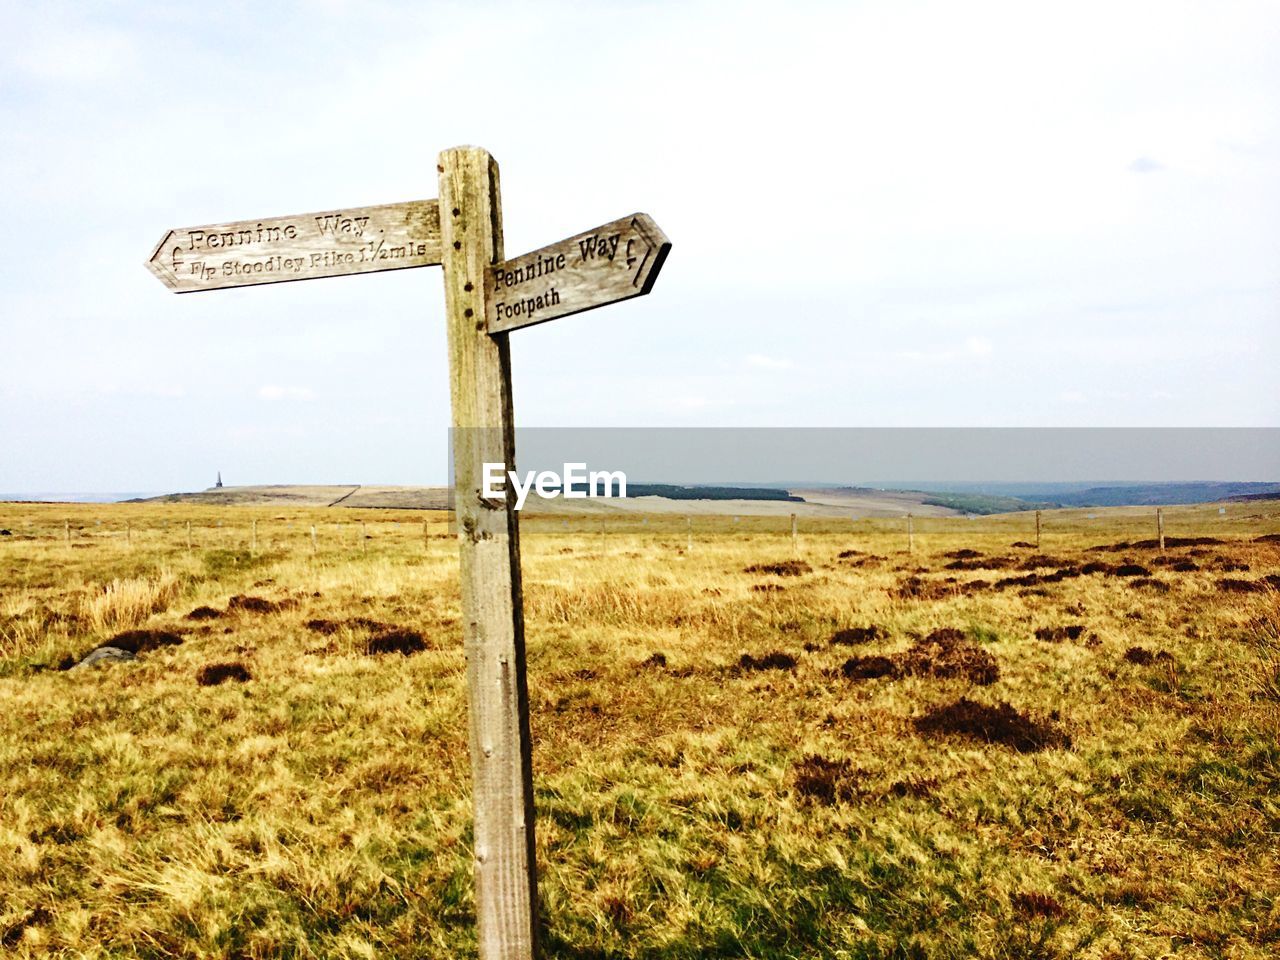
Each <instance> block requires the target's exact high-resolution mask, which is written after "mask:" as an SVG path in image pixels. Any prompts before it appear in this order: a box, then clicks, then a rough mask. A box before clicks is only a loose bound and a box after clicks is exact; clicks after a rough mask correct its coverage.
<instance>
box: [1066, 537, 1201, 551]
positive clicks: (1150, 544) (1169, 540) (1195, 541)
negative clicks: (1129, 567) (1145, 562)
mask: <svg viewBox="0 0 1280 960" xmlns="http://www.w3.org/2000/svg"><path fill="white" fill-rule="evenodd" d="M1226 542H1227V541H1225V540H1219V539H1218V538H1217V537H1165V538H1164V545H1165V546H1166V547H1203V546H1210V545H1213V544H1224V543H1226ZM1159 547H1160V541H1159V540H1155V539H1153V540H1134V541H1133V542H1132V543H1130V542H1128V541H1121V542H1120V543H1103V544H1099V545H1097V546H1095V547H1089V548H1088V549H1089V550H1090V551H1093V552H1099V551H1101V552H1110V553H1119V552H1120V551H1121V550H1157V549H1159Z"/></svg>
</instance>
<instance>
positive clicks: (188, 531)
mask: <svg viewBox="0 0 1280 960" xmlns="http://www.w3.org/2000/svg"><path fill="white" fill-rule="evenodd" d="M190 552H191V521H190V520H188V521H187V553H190Z"/></svg>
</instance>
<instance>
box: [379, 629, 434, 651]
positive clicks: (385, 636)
mask: <svg viewBox="0 0 1280 960" xmlns="http://www.w3.org/2000/svg"><path fill="white" fill-rule="evenodd" d="M364 649H365V653H371V654H379V653H399V654H402V655H404V656H406V657H407V656H409V654H411V653H418V652H420V651H422V650H425V649H427V641H426V639H425V638H424V637H423V636H422V634H420V633H418V632H417V631H416V630H388V631H386V632H385V633H379V634H377V635H375V636H372V637H370V638H369V642H368V643H366V644H365V647H364Z"/></svg>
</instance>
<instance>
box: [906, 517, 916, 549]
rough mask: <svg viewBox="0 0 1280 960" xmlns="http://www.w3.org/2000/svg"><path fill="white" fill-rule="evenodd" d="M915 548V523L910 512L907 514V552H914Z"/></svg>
mask: <svg viewBox="0 0 1280 960" xmlns="http://www.w3.org/2000/svg"><path fill="white" fill-rule="evenodd" d="M915 549H916V532H915V525H914V523H913V522H912V517H911V514H909V513H908V514H907V553H914V552H915Z"/></svg>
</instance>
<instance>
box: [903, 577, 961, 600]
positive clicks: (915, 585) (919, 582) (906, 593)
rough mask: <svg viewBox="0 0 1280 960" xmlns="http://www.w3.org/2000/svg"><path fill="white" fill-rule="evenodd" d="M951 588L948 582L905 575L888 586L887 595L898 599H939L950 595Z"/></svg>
mask: <svg viewBox="0 0 1280 960" xmlns="http://www.w3.org/2000/svg"><path fill="white" fill-rule="evenodd" d="M953 590H954V588H953V587H952V586H951V585H950V584H946V583H935V582H933V581H930V580H925V579H923V578H921V577H907V578H906V579H905V580H899V581H898V584H897V586H895V587H892V588H890V590H889V595H890V596H893V597H897V598H898V599H900V600H941V599H942V598H943V597H947V596H950V595H951V594H952V592H953Z"/></svg>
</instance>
